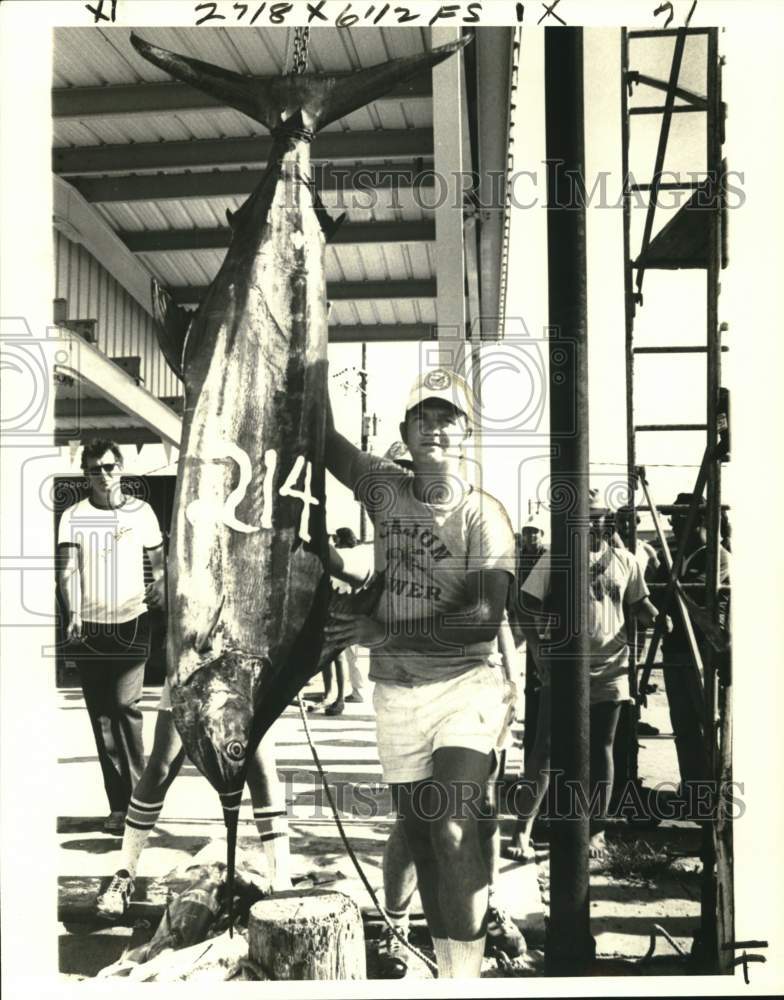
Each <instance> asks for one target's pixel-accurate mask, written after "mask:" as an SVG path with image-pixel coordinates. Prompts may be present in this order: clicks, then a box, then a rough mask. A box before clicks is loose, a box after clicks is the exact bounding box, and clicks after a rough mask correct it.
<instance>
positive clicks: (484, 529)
mask: <svg viewBox="0 0 784 1000" xmlns="http://www.w3.org/2000/svg"><path fill="white" fill-rule="evenodd" d="M353 477H354V492H355V495H356V497H357V499H358V500H360V501H361V502H362V503H363V504H364V505H365V509H366V510H367V512H368V514H369V516H370V518H371V520H372V521H373V525H374V527H375V537H374V550H375V552H374V556H375V568H376V570H377V571H378V572H384V573H385V588H384V593H383V595H382V597H381V600H380V602H379V605H378V608H377V610H376V613H375V616H374V617H375V618H376V620H378V621H380V622H382V623H384V624H385V625H390V626H394V627H395V628H399V629H400V630H401V631H402V632H403V633H404V632H405V622H406V621H410V620H414V621H416V620H419V619H423V618H424V619H427V618H429V617H431V616H433V615H436V614H448V613H449V612H450V611H457V610H461V609H463V608H465V607H466V606H467V605H468V603H469V589H468V582H467V576H468V574H469V573H471V572H478V571H480V570H488V569H489V570H496V569H498V570H504V571H505V572H507V573H508V574H509V576H510V578H512V577H513V576H514V568H515V547H514V535H513V533H512V525H511V522H510V521H509V517H508V515H507V513H506V511H505V510H504V508H503V506H502V504H501V503H500V502H499V501H498V500H496V499H495V498H494V497H492V496H490V494H488V493H485V492H484V491H483V490H479V489H477V488H475V487H472V486H469V485H468V484H467V483H462V482H461V481H460V480H456V479H455V480H454V482H453V495H452V497H451V498H450V501H449V502H447V503H444V504H435V503H423V502H421V501H419V500H418V499H417V498H416V497H415V496H414V492H413V487H414V476H413V473H411V472H406V471H404V470H402V469H401V468H400V467H399V466H397V465H395V464H394V462H388V461H386V460H384V459H379V458H377V457H376V456H375V455H368V454H361V455H359V456H357V457H356V459H355V462H354V468H353ZM497 649H498V646H497V643H496V640H495V639H492V640H490V641H488V642H481V643H473V644H466V645H465V646H463V647H460V648H456V647H453V646H448V647H440V646H439V645H438V644H437V642H436V641H435V640H434V641H433V648H432V650H429V651H428V652H422V651H417V652H414V651H412V650H405V651H402V650H392V649H386V648H384V647H373V648H372V649H371V653H370V679H371V680H372V681H386V682H389V683H393V684H402V685H407V686H411V685H417V684H426V683H429V682H431V681H443V680H447V679H449V678H451V677H457V676H459V675H460V674H463V673H466V672H467V671H469V670H471V669H473V668H474V667H476V666H479V665H480V664H483V663H490V662H491V658H492V657H493V656H497Z"/></svg>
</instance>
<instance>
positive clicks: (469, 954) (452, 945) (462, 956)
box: [446, 934, 485, 979]
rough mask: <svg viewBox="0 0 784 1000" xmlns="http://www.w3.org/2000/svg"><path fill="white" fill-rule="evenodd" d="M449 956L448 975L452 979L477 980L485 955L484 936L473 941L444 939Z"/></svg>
mask: <svg viewBox="0 0 784 1000" xmlns="http://www.w3.org/2000/svg"><path fill="white" fill-rule="evenodd" d="M446 946H447V952H448V954H449V966H450V972H449V975H450V976H451V977H452V979H479V975H480V973H481V971H482V958H483V957H484V953H485V935H484V934H483V935H482V936H481V937H479V938H477V939H476V940H475V941H455V939H454V938H447V939H446Z"/></svg>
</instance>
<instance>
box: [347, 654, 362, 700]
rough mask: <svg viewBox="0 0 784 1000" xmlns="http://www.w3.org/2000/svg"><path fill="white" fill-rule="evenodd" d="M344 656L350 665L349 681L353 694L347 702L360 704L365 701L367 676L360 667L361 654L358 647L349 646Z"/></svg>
mask: <svg viewBox="0 0 784 1000" xmlns="http://www.w3.org/2000/svg"><path fill="white" fill-rule="evenodd" d="M344 656H345V658H346V663H347V665H348V680H349V684H350V685H351V693H350V694H349V696H348V697H347V698H346V701H354V702H360V701H364V700H365V675H364V674H363V673H362V670H361V668H360V666H359V654H358V653H357V647H356V646H349V647H348V648H347V649H346V650H344Z"/></svg>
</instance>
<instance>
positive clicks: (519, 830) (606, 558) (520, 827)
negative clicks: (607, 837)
mask: <svg viewBox="0 0 784 1000" xmlns="http://www.w3.org/2000/svg"><path fill="white" fill-rule="evenodd" d="M614 533H615V532H614V526H613V518H612V515H611V513H610V512H609V511H608V510H607V509H606V508H601V507H592V508H591V511H590V526H589V552H588V559H589V572H588V585H589V588H590V600H589V604H588V608H589V618H588V622H587V623H586V626H587V630H588V635H589V657H590V675H591V676H590V734H591V735H590V784H591V789H590V801H591V802H593V801H594V799H596V801H597V804H598V810H597V814H596V815H595V816H593V817H592V820H593V822H592V829H593V835H592V837H591V854H592V856H594V857H598V856H601V854H602V853H603V851H604V824H605V820H606V814H607V806H608V803H609V796H610V792H611V790H612V785H613V778H614V764H613V752H612V751H613V741H614V738H615V730H616V727H617V725H618V715H619V712H620V707H621V703H622V702H624V701H628V700H629V677H628V669H627V665H628V655H629V650H628V645H627V638H626V614H630V615H635V616H636V617H637V618H638V619H639V620H640V621H641V622H642V623H643V624H652V623H653V621H654V620H655V618H656V614H657V611H656V608H655V607H654V606H653V604H652V603H651V602H650V601H649V600H648V588H647V586H646V585H645V581H644V579H643V576H642V572H641V570H640V566H639V563H638V562H637V560H636V559H635V558H634V556H632V554H631V553H630V552H629V551H628V550H627V549H625V548H617V547H615V546H614V545H613V544H612V538H613V535H614ZM550 577H551V554H550V553H546V554H545V555H544V556H543V557H542V558H541V559H540V560H539V562H538V563H537V564H536V566H535V567H534V569H533V570H532V572H531V574H530V576H529V577H528V579H527V580H526V582H525V583H524V584H523V598H524V600H523V606H524V610H525V611H526V613H527V616H528V617H527V618H524V619H523V623H522V629H523V633H524V635H525V638H526V640H527V642H528V643H529V644H530V646H531V649H532V651H533V654H534V659H535V661H536V666H537V671H538V672H539V675H540V676H541V678H542V698H541V702H540V706H539V720H538V725H537V738H536V745H535V752H534V753H533V754H532V755H531V756H532V762H531V765H530V767H529V766H526V772H525V778H526V781H525V783H524V785H523V786H521V787H522V789H523V790H524V791H525V792H527V793H529V794H527V795H526V801H525V802H524V803H520V799H519V798H518V799H517V802H516V805H518V806H519V807H520V809H519V816H518V822H517V825H516V827H515V830H514V833H513V836H512V842H511V845H510V846H509V847H508V848H507V852H506V853H507V856H508V857H512V858H514V859H515V860H518V861H527V860H529V859H530V858H531V856H532V855H531V844H530V841H531V831H532V827H533V822H534V819H535V818H536V814H537V812H538V811H539V807H540V806H541V803H542V800H543V798H544V795H545V793H546V791H547V787H548V783H549V768H550V762H549V756H550V755H549V747H550V712H551V710H555V711H557V706H552V709H551V704H552V693H551V687H550V675H551V671H552V666H553V661H552V660H551V657H550V655H549V653H548V652H547V649H546V644H547V640H548V639H549V637H550V632H549V620H548V615H547V614H546V611H545V609H546V605H547V601H548V598H549V595H550Z"/></svg>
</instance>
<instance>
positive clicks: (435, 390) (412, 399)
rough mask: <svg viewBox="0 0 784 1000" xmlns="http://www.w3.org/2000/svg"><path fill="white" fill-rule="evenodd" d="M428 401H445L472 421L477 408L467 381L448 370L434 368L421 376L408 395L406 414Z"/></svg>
mask: <svg viewBox="0 0 784 1000" xmlns="http://www.w3.org/2000/svg"><path fill="white" fill-rule="evenodd" d="M426 399H443V400H444V401H445V402H447V403H451V404H452V406H454V407H455V409H458V410H460V412H461V413H464V414H465V416H466V417H467V418H468V419H469V420H470V421H472V420H473V417H474V411H475V408H476V403H475V401H474V394H473V392H471V390H470V389H469V388H468V385H467V383H466V381H465V379H464V378H463V377H462V376H461V375H458V374H456V372H452V371H448V370H447V369H446V368H433V369H432V370H431V371H429V372H425V373H424V374H423V375H419V376H418V377H417V379H416V381H415V382H414V384H413V385H412V386H411V391H410V392H409V394H408V400H407V402H406V413H408V411H409V410H413V408H414V407H415V406H419V404H420V403H424V401H425V400H426Z"/></svg>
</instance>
